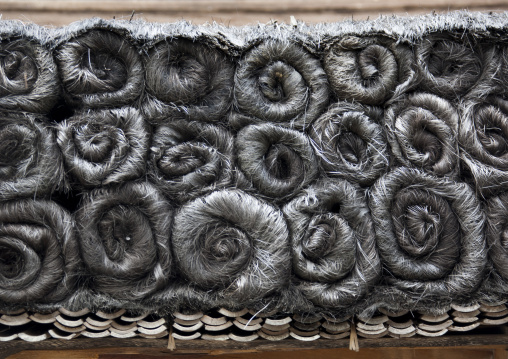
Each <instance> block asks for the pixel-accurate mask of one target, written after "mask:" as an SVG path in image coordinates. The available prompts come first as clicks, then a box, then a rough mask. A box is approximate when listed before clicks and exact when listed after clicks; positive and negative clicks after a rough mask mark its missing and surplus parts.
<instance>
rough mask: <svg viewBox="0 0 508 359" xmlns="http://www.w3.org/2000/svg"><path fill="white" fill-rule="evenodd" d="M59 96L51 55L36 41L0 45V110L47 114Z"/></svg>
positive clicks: (20, 41)
mask: <svg viewBox="0 0 508 359" xmlns="http://www.w3.org/2000/svg"><path fill="white" fill-rule="evenodd" d="M59 95H60V85H59V82H58V75H57V71H56V65H55V62H54V61H53V57H52V56H51V53H50V52H49V51H48V50H47V49H45V48H44V47H43V46H42V45H41V44H39V43H37V42H36V41H35V40H28V39H18V40H12V41H6V40H4V41H2V42H0V108H4V109H8V110H21V111H27V112H33V113H47V112H49V111H50V110H51V108H52V107H53V106H54V105H55V103H56V102H57V100H58V98H59Z"/></svg>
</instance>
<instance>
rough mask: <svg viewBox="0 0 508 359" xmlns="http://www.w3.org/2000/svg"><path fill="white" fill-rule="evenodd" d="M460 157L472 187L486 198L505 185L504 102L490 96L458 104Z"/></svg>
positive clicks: (507, 110)
mask: <svg viewBox="0 0 508 359" xmlns="http://www.w3.org/2000/svg"><path fill="white" fill-rule="evenodd" d="M459 144H460V146H461V159H462V160H463V161H464V163H465V164H466V166H467V168H468V169H469V171H470V173H471V176H472V177H473V180H474V182H475V185H476V189H477V191H478V192H479V193H481V194H482V195H483V196H485V197H488V196H490V195H492V194H495V193H496V192H498V191H500V190H502V189H506V188H507V181H508V102H507V101H506V100H503V99H501V98H497V97H490V98H487V99H486V100H485V101H478V100H477V101H470V102H467V103H465V104H464V105H463V106H462V113H461V123H460V128H459Z"/></svg>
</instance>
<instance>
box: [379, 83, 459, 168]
mask: <svg viewBox="0 0 508 359" xmlns="http://www.w3.org/2000/svg"><path fill="white" fill-rule="evenodd" d="M385 121H386V125H387V134H388V141H389V142H390V145H391V148H392V152H393V153H394V155H395V158H396V159H397V161H398V162H400V163H401V164H402V165H404V166H408V167H415V168H418V169H421V170H423V171H425V172H427V173H431V174H434V175H436V176H449V177H451V178H453V177H454V176H455V175H456V174H457V172H458V169H459V150H458V144H457V135H458V125H459V118H458V114H457V111H456V110H455V107H454V106H453V105H452V104H451V103H449V102H448V101H446V100H444V99H442V98H440V97H438V96H435V95H432V94H426V93H414V94H412V95H410V96H409V97H407V98H406V99H403V100H401V101H400V102H399V103H397V104H394V105H392V106H390V107H389V108H388V109H387V110H386V115H385Z"/></svg>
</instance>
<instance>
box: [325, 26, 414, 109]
mask: <svg viewBox="0 0 508 359" xmlns="http://www.w3.org/2000/svg"><path fill="white" fill-rule="evenodd" d="M324 63H325V70H326V74H327V75H328V78H329V79H330V84H331V87H332V89H333V91H334V92H335V94H336V95H337V97H338V98H339V99H345V100H348V101H359V102H361V103H365V104H368V105H382V104H383V103H385V102H386V101H388V100H390V99H391V98H397V97H398V96H400V95H401V94H403V93H404V92H406V91H407V90H408V89H409V88H410V86H411V85H412V84H413V83H414V78H415V68H414V67H415V66H414V54H413V52H412V51H411V49H410V48H409V47H408V46H407V45H403V44H398V43H397V42H396V41H394V40H393V39H390V38H385V37H381V36H379V37H374V36H373V37H370V36H362V37H358V36H346V37H343V38H340V39H339V40H338V41H337V42H335V43H333V44H332V45H331V46H330V47H329V48H328V49H327V52H326V54H325V57H324Z"/></svg>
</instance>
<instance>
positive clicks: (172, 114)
mask: <svg viewBox="0 0 508 359" xmlns="http://www.w3.org/2000/svg"><path fill="white" fill-rule="evenodd" d="M234 73H235V69H234V63H233V61H232V59H231V58H230V57H228V56H226V55H225V54H224V53H222V52H221V51H219V50H217V49H214V48H211V47H208V46H206V45H203V44H199V43H197V42H192V41H190V40H184V39H173V40H170V39H168V40H166V41H162V42H160V43H158V44H157V45H155V47H154V48H153V49H152V50H150V52H149V54H148V57H147V59H146V89H147V92H148V95H147V96H146V98H145V100H144V107H143V109H144V112H145V113H146V114H147V117H148V119H149V120H150V121H151V122H154V123H160V122H168V121H169V120H170V119H171V120H173V119H184V118H188V119H191V120H195V121H204V122H217V121H220V120H222V118H223V116H224V115H225V114H226V112H227V111H228V110H229V108H230V106H231V102H232V96H233V85H234V84H233V77H234Z"/></svg>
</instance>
